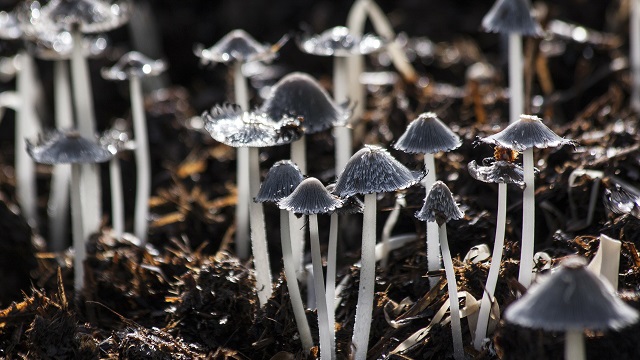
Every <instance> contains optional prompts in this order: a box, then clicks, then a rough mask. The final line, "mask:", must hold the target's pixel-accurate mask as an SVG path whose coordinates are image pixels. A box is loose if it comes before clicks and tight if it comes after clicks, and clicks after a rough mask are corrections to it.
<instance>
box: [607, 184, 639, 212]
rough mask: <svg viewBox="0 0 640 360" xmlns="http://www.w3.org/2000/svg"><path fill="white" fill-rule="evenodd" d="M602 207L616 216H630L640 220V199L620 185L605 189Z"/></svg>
mask: <svg viewBox="0 0 640 360" xmlns="http://www.w3.org/2000/svg"><path fill="white" fill-rule="evenodd" d="M603 202H604V206H605V207H606V208H607V209H608V210H609V211H611V212H612V213H614V214H616V215H622V214H631V215H633V216H635V217H636V218H640V197H638V196H637V195H635V194H633V193H631V192H629V191H627V190H626V189H625V188H623V187H622V186H620V184H613V186H612V187H610V188H606V189H605V190H604V194H603Z"/></svg>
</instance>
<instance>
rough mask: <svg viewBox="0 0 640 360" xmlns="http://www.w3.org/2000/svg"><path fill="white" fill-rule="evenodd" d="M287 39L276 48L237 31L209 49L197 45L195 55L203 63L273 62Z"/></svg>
mask: <svg viewBox="0 0 640 360" xmlns="http://www.w3.org/2000/svg"><path fill="white" fill-rule="evenodd" d="M287 39H288V37H286V36H285V37H283V38H282V39H281V40H280V41H279V43H278V45H276V46H272V45H270V44H260V43H259V42H258V41H256V40H255V39H254V38H253V37H252V36H251V35H249V33H247V32H246V31H244V30H241V29H237V30H233V31H231V32H229V33H228V34H226V35H225V36H223V37H222V38H221V39H220V40H218V42H217V43H215V44H214V45H213V46H211V47H209V48H205V47H204V46H203V45H201V44H198V45H196V47H195V49H194V53H195V55H196V56H197V57H199V58H200V59H201V60H202V62H203V63H210V62H215V63H224V64H227V63H232V62H241V63H247V62H251V61H257V60H259V61H271V60H273V59H274V58H275V57H276V52H277V50H279V48H280V46H282V45H283V44H284V42H286V40H287Z"/></svg>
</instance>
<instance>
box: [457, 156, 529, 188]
mask: <svg viewBox="0 0 640 360" xmlns="http://www.w3.org/2000/svg"><path fill="white" fill-rule="evenodd" d="M467 167H468V169H469V174H471V177H472V178H474V179H476V180H480V181H483V182H486V183H492V184H497V183H502V184H515V185H518V186H519V187H520V188H522V189H524V187H525V183H524V171H523V170H522V166H520V165H517V164H514V163H510V162H508V161H502V160H501V161H494V162H493V163H491V164H490V165H488V166H481V165H478V164H477V163H476V161H475V160H473V161H471V162H470V163H469V165H467Z"/></svg>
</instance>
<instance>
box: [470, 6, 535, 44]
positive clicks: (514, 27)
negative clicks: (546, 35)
mask: <svg viewBox="0 0 640 360" xmlns="http://www.w3.org/2000/svg"><path fill="white" fill-rule="evenodd" d="M482 30H484V31H486V32H496V33H501V34H520V35H526V36H542V29H541V28H540V25H539V24H538V23H537V22H536V20H535V19H534V18H533V17H532V16H531V11H530V10H529V1H527V0H497V1H496V3H495V4H493V7H492V8H491V10H489V12H488V13H487V15H485V16H484V18H483V19H482Z"/></svg>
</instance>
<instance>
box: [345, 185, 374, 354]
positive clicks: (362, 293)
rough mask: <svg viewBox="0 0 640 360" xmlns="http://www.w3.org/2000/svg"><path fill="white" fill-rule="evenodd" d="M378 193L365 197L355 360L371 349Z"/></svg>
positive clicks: (354, 331) (354, 332) (354, 342)
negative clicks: (370, 334) (370, 333)
mask: <svg viewBox="0 0 640 360" xmlns="http://www.w3.org/2000/svg"><path fill="white" fill-rule="evenodd" d="M375 248H376V193H373V194H366V195H365V196H364V214H363V221H362V250H361V251H362V254H361V255H360V262H361V266H360V286H359V289H358V304H357V306H356V320H355V324H354V326H353V337H352V338H351V342H352V343H353V347H354V348H355V353H354V354H352V355H353V359H354V360H365V359H366V358H367V350H368V347H369V331H370V330H371V319H372V317H373V295H374V287H375V279H376V252H375Z"/></svg>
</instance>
